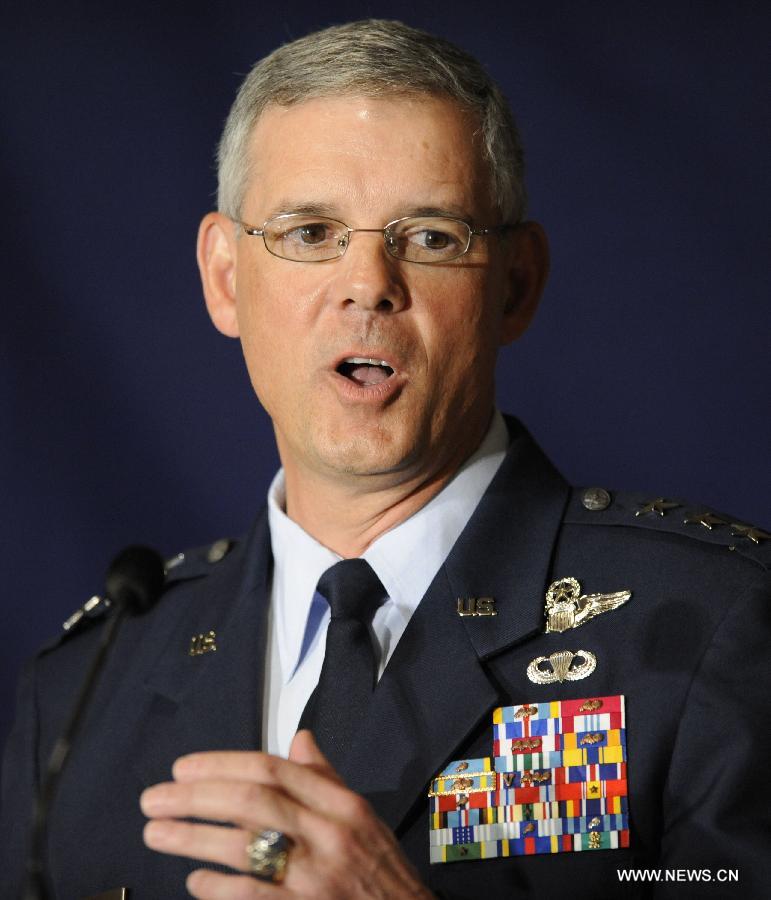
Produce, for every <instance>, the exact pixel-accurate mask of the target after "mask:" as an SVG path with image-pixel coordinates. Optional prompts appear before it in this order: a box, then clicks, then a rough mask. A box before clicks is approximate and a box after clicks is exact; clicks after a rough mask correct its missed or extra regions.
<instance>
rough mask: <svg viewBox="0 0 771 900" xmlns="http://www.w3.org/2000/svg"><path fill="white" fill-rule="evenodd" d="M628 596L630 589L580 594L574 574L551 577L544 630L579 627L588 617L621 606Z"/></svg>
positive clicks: (562, 629) (591, 617) (579, 587)
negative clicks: (555, 578)
mask: <svg viewBox="0 0 771 900" xmlns="http://www.w3.org/2000/svg"><path fill="white" fill-rule="evenodd" d="M631 596H632V592H631V591H615V592H614V593H612V594H583V595H582V594H581V585H580V584H579V583H578V581H577V580H576V579H575V578H560V579H559V581H553V582H552V583H551V584H550V585H549V589H548V590H547V591H546V606H545V609H544V611H545V613H546V633H547V634H548V633H549V632H551V631H557V632H562V631H567V630H568V629H569V628H578V626H579V625H583V624H584V622H588V621H589V619H593V618H594V617H595V616H599V615H600V614H601V613H605V612H610V610H612V609H617V608H618V607H619V606H622V605H623V604H624V603H626V601H627V600H628V599H629V598H630V597H631Z"/></svg>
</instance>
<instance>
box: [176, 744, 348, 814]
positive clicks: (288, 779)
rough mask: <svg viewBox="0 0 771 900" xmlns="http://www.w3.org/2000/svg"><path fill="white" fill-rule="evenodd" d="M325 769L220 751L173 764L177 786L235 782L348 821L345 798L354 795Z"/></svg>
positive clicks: (241, 752) (249, 754) (244, 753)
mask: <svg viewBox="0 0 771 900" xmlns="http://www.w3.org/2000/svg"><path fill="white" fill-rule="evenodd" d="M327 767H328V768H327V769H326V770H324V771H319V770H318V769H317V767H316V765H315V764H314V765H304V764H300V763H298V762H295V761H293V760H288V759H282V758H281V757H279V756H271V755H269V754H267V753H255V752H250V751H227V752H225V751H223V752H211V753H194V754H191V755H190V756H182V757H180V758H179V759H178V760H177V761H176V762H175V763H174V769H173V772H174V778H175V779H176V781H177V782H179V783H191V782H195V781H199V780H208V779H216V780H226V779H235V780H242V781H251V782H254V783H255V784H260V785H265V786H271V787H273V788H279V789H280V790H281V791H282V792H283V793H285V794H286V795H287V796H288V797H290V798H292V799H293V800H294V801H296V802H297V803H301V804H302V805H304V806H306V807H307V808H308V809H311V810H314V811H315V812H321V813H324V814H325V815H330V814H332V815H335V811H337V812H338V813H339V816H341V817H343V818H348V811H347V797H348V796H349V795H350V796H355V795H352V794H351V792H350V791H349V790H348V789H347V788H346V787H345V785H344V783H343V782H342V779H341V778H340V776H339V775H338V774H337V773H336V772H335V771H334V770H333V769H332V768H331V767H329V764H328V763H327ZM356 811H358V810H354V812H356Z"/></svg>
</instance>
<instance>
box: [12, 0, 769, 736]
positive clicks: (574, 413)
mask: <svg viewBox="0 0 771 900" xmlns="http://www.w3.org/2000/svg"><path fill="white" fill-rule="evenodd" d="M20 6H21V5H20V4H17V8H16V9H15V10H6V11H4V13H3V28H2V38H0V40H1V41H2V43H1V44H0V67H1V70H0V76H1V87H0V91H1V94H0V128H1V129H2V145H1V146H0V172H1V177H2V184H3V187H4V191H3V202H2V209H3V215H2V216H1V217H0V248H2V250H1V251H0V252H1V253H2V285H3V298H2V299H3V314H2V322H3V328H2V354H3V360H4V362H3V378H2V383H1V385H0V391H1V393H0V398H1V400H2V410H3V411H2V441H1V442H0V446H1V450H0V452H1V453H2V459H1V460H0V462H1V464H2V473H3V482H2V483H3V487H2V491H3V493H2V506H1V507H0V509H1V510H2V534H0V541H1V542H0V548H2V549H1V552H2V561H3V577H2V585H3V597H2V626H1V631H2V636H3V655H2V673H1V677H0V688H1V690H2V694H1V695H0V737H1V736H2V735H3V734H4V732H5V730H6V728H7V726H8V722H9V718H10V715H11V708H12V703H13V701H12V690H13V682H14V681H15V678H16V673H17V670H18V666H19V664H20V662H21V660H22V659H23V658H24V657H26V656H28V655H29V654H30V653H31V652H32V650H33V648H34V647H35V646H36V645H38V644H39V643H40V642H41V641H42V640H43V639H44V638H45V637H46V636H48V635H51V634H53V633H56V632H57V631H58V629H59V627H60V622H61V621H62V620H63V619H64V618H65V616H66V615H68V614H69V613H70V612H71V611H72V609H73V608H74V607H76V606H77V605H80V604H81V603H82V602H83V601H84V600H85V599H86V598H87V597H88V596H89V595H90V594H91V593H93V592H94V591H97V590H99V589H100V588H101V585H102V577H103V572H104V568H105V566H106V564H107V562H108V560H109V559H110V557H111V556H112V555H113V554H114V552H115V551H116V550H117V549H118V548H120V547H121V546H122V545H124V544H126V543H131V542H136V541H142V542H146V543H150V544H154V545H157V546H158V547H159V548H161V549H162V550H163V552H165V553H168V554H171V553H174V552H176V551H178V550H180V549H182V548H184V547H185V546H189V545H194V544H199V543H203V542H205V541H208V540H209V539H213V538H217V537H220V536H222V535H225V534H238V533H240V532H242V531H243V530H244V529H245V528H246V527H247V525H248V523H249V522H250V520H251V518H252V517H253V515H254V514H255V511H256V510H257V508H258V507H259V505H260V504H261V502H262V499H263V496H264V493H265V489H266V486H267V484H268V481H269V479H270V477H271V475H272V473H273V471H274V469H275V467H276V464H277V460H276V454H275V451H274V447H273V441H272V433H271V430H270V426H269V422H268V420H267V418H266V416H265V414H264V413H263V412H262V411H261V410H260V409H259V408H258V405H257V403H256V401H255V400H254V398H253V395H252V393H251V389H250V387H249V385H248V381H247V379H246V377H245V374H244V372H243V371H242V363H241V359H240V351H239V347H238V345H237V344H236V343H235V342H229V341H226V340H225V339H224V338H222V337H220V336H219V335H217V334H216V333H215V332H214V331H213V330H212V328H211V326H210V325H209V322H208V319H207V317H206V313H205V310H204V307H203V303H202V301H201V295H200V288H199V284H198V276H197V272H196V269H195V265H194V256H193V248H194V238H195V232H196V228H197V224H198V220H199V218H200V216H201V215H202V214H203V213H204V212H206V211H207V210H208V209H209V208H210V207H211V205H212V197H213V192H214V190H215V179H214V172H213V163H212V159H213V156H212V154H213V148H214V146H215V143H216V140H217V138H218V134H219V131H220V128H221V124H222V122H223V120H224V117H225V115H226V113H227V109H228V107H229V104H230V102H231V100H232V97H233V95H234V92H235V90H236V87H237V85H238V84H239V82H240V80H241V77H242V75H243V74H244V73H245V72H246V71H247V70H248V68H249V67H250V65H251V63H252V62H253V61H254V60H255V59H257V58H258V57H260V56H262V55H264V54H265V53H266V52H268V51H270V50H271V49H273V48H274V47H275V46H276V45H277V44H279V43H281V42H283V41H285V40H287V39H291V38H294V37H298V36H300V35H302V34H304V33H306V32H307V31H309V30H313V29H315V28H316V27H320V26H323V25H326V24H330V23H333V22H341V21H346V20H348V19H351V18H361V17H363V16H367V15H371V14H374V15H385V16H388V17H394V18H402V19H404V20H406V21H407V22H410V23H412V24H415V25H418V26H421V27H425V28H428V29H429V30H433V31H435V32H437V33H440V34H442V35H445V36H446V37H449V38H450V39H452V40H455V41H456V42H458V43H460V44H461V45H462V46H464V47H465V48H466V49H468V50H470V51H471V52H472V53H474V54H475V55H476V56H477V57H479V58H480V59H481V60H482V61H483V62H484V63H485V64H486V65H487V66H488V67H489V69H490V71H491V72H492V73H493V75H494V76H495V77H496V78H497V79H498V80H499V81H500V82H501V84H502V85H503V87H504V89H505V91H506V93H507V95H508V97H509V99H510V100H511V103H512V105H513V108H514V110H515V113H516V114H517V116H518V119H519V122H520V125H521V130H522V133H523V137H524V140H525V144H526V148H527V151H528V163H529V165H528V172H529V174H528V185H529V191H530V196H531V214H532V216H533V217H534V218H537V219H539V220H540V221H541V222H543V223H544V225H545V226H546V228H547V230H548V232H549V234H550V236H551V242H552V251H553V271H552V277H551V281H550V284H549V287H548V289H547V294H546V297H545V300H544V303H543V306H542V309H541V311H540V313H539V315H538V317H537V320H536V322H535V325H534V327H533V328H532V330H531V332H530V333H529V334H528V335H527V336H526V337H525V338H524V339H523V340H522V341H521V342H520V343H519V344H518V345H515V346H514V347H513V348H511V349H510V350H509V351H508V352H507V353H506V354H505V356H504V358H503V359H502V361H501V364H500V390H499V394H500V403H501V406H502V407H503V408H504V409H505V410H507V411H511V412H516V413H517V414H519V415H520V416H521V417H522V418H523V419H524V420H525V422H526V423H527V424H528V425H529V427H530V428H531V430H532V431H533V432H534V434H535V435H536V437H537V438H538V439H539V441H540V442H541V443H542V445H543V446H544V447H545V449H546V450H547V451H548V452H549V453H550V454H551V456H552V457H553V458H554V459H555V460H556V462H557V463H558V464H559V465H560V467H561V468H562V470H563V471H564V473H565V474H566V475H567V476H568V478H570V479H571V480H573V481H575V482H578V483H599V484H603V485H607V486H625V487H627V488H630V489H632V488H633V489H638V490H642V491H648V492H650V494H651V495H652V496H656V495H661V494H663V495H670V496H671V495H677V496H686V497H691V498H693V499H698V500H701V501H703V502H704V503H705V504H708V505H710V506H712V507H713V508H717V509H723V510H726V509H727V510H728V511H730V512H732V513H733V515H734V516H735V517H736V519H739V520H745V521H749V522H759V523H760V524H765V525H768V524H769V506H768V500H769V483H768V476H767V460H768V450H769V444H770V443H771V442H770V441H769V430H770V429H769V416H768V404H767V398H768V391H767V384H768V368H769V366H768V363H769V354H768V345H769V341H768V338H769V324H771V323H770V321H769V314H768V305H767V290H766V288H767V284H768V271H767V263H766V259H767V253H768V245H767V237H768V228H767V225H768V209H769V202H768V192H767V191H766V189H765V188H766V177H767V169H768V147H769V129H768V120H767V118H764V116H765V115H766V110H767V108H768V97H767V95H764V90H765V86H766V85H767V84H768V81H769V78H768V76H769V72H768V69H767V66H766V65H765V50H766V37H767V35H768V32H769V24H771V22H770V19H771V15H769V11H768V10H769V7H768V5H767V4H761V3H748V2H737V3H731V4H728V3H717V2H715V3H708V2H694V3H688V2H666V3H662V2H645V3H643V2H640V3H626V4H618V3H611V2H601V3H567V2H562V3H559V2H555V3H549V2H543V3H524V2H513V3H509V4H504V3H495V4H485V3H478V2H473V3H468V2H467V3H463V4H453V5H451V4H450V3H448V2H443V3H438V4H437V3H432V4H424V5H423V6H420V5H419V4H416V3H414V2H412V3H407V2H400V0H394V2H389V3H387V4H385V3H383V4H354V3H342V2H334V0H328V2H324V3H307V4H305V3H296V4H292V3H284V4H258V3H254V2H251V3H246V2H219V3H216V4H215V3H211V4H206V5H203V4H195V3H192V4H191V3H185V4H171V3H168V4H144V5H143V4H141V3H134V4H111V3H91V4H77V3H67V4H58V5H56V6H51V7H50V8H47V7H46V6H44V5H41V4H33V3H30V4H28V5H27V8H26V10H25V11H22V10H21V9H20ZM448 352H451V348H448ZM287 364H288V365H291V360H288V361H287ZM185 640H187V636H186V637H185Z"/></svg>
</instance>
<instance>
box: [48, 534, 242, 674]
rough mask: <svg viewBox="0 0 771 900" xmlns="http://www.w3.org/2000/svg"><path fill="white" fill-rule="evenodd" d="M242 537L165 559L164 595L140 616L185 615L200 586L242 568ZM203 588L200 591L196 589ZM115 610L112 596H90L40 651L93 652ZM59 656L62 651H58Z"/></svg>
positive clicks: (224, 540)
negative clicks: (92, 648)
mask: <svg viewBox="0 0 771 900" xmlns="http://www.w3.org/2000/svg"><path fill="white" fill-rule="evenodd" d="M243 545H244V540H243V539H242V538H230V537H227V538H218V539H217V540H214V541H211V542H209V543H207V544H203V545H201V546H198V547H193V548H190V549H187V550H184V551H181V552H179V553H176V554H174V555H173V556H171V557H169V558H168V559H166V560H165V562H164V585H163V591H162V593H161V596H160V598H159V599H158V601H157V602H156V604H155V605H154V607H153V609H152V610H150V611H149V612H146V613H142V614H141V615H140V616H139V617H138V618H141V619H142V620H144V621H146V622H147V623H148V624H149V623H150V622H151V621H153V622H155V621H158V620H163V619H166V618H174V617H176V616H177V615H179V614H184V612H185V609H186V607H188V606H189V604H190V603H195V602H196V597H197V595H198V594H199V593H200V588H202V587H204V584H205V582H206V581H207V580H208V579H212V578H216V577H217V576H220V577H222V576H224V577H227V575H228V574H229V571H228V570H232V569H234V568H236V567H238V566H239V565H240V563H241V558H240V557H242V555H243ZM196 589H199V590H196ZM113 613H114V607H113V605H112V603H111V602H110V600H109V598H108V597H106V596H105V595H103V594H97V595H93V596H91V597H89V598H88V599H87V600H86V601H85V602H84V603H83V604H81V605H80V606H78V607H77V608H76V609H75V610H73V612H72V614H71V615H70V616H68V618H67V619H66V620H65V621H64V623H63V625H62V630H61V632H60V633H59V634H57V635H56V636H55V637H53V638H52V639H51V640H49V641H48V642H47V643H46V644H44V645H43V647H42V648H41V649H40V651H39V653H38V658H39V659H45V658H46V657H48V656H50V655H51V654H52V653H54V651H60V650H62V649H65V648H67V649H66V650H65V653H66V652H72V653H73V654H76V655H80V654H84V653H87V652H89V650H90V648H91V646H92V644H94V643H95V642H96V641H97V640H98V639H99V638H98V636H99V634H100V633H101V628H99V627H95V626H98V625H100V624H101V623H102V622H104V621H105V620H106V619H107V618H109V617H110V616H111V615H112V614H113ZM56 655H57V656H59V655H60V654H58V653H57V654H56Z"/></svg>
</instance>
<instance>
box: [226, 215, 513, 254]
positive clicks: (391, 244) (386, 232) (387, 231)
mask: <svg viewBox="0 0 771 900" xmlns="http://www.w3.org/2000/svg"><path fill="white" fill-rule="evenodd" d="M305 215H307V214H306V213H282V214H281V215H278V216H272V217H271V218H270V219H266V220H265V221H264V222H263V223H262V226H261V227H259V228H258V227H257V226H256V225H249V223H248V222H243V221H241V220H240V219H234V220H233V221H234V222H235V223H236V224H237V225H240V226H241V227H242V228H243V229H244V231H245V232H246V234H248V235H252V236H254V237H261V238H262V241H263V243H264V244H265V249H266V250H267V251H268V253H270V254H271V256H275V257H276V258H277V259H285V260H286V261H287V262H307V263H321V262H331V261H332V260H334V259H341V258H342V257H343V256H344V255H345V251H346V250H347V249H348V245H349V244H350V242H351V235H352V234H354V233H355V232H358V231H363V232H369V233H370V234H382V235H383V242H384V243H385V248H386V252H387V253H388V254H389V255H391V256H393V258H394V259H398V260H400V261H401V262H408V263H415V265H419V266H436V265H442V264H443V263H447V262H452V260H454V259H459V258H460V257H461V256H465V255H466V253H468V251H469V247H470V246H471V238H472V236H474V235H477V236H478V237H485V236H486V235H488V234H500V233H502V232H504V231H508V230H509V229H511V228H516V227H517V224H518V223H509V224H506V225H498V226H496V227H494V228H472V227H471V225H470V224H469V223H468V222H467V221H466V220H465V219H460V218H457V217H455V216H402V217H401V218H399V219H394V220H393V221H392V222H388V223H387V224H386V225H384V226H383V227H382V228H351V227H350V226H349V225H346V224H345V222H341V221H340V219H333V218H331V217H330V216H312V218H313V220H314V221H316V220H320V221H322V222H334V223H335V224H336V225H342V226H343V228H344V229H345V230H346V232H347V235H346V236H345V237H343V236H341V237H340V240H339V241H338V242H337V246H338V247H339V249H340V252H339V253H337V254H335V255H334V256H328V257H325V258H324V259H293V258H292V257H289V256H281V254H279V253H275V252H274V251H273V250H271V249H270V247H269V246H268V242H267V240H266V238H265V227H266V225H269V224H270V223H271V222H276V221H280V220H281V219H289V218H293V217H295V216H305ZM410 219H440V220H443V221H450V222H460V223H461V224H462V225H465V227H466V228H467V229H468V237H467V240H466V246H465V247H464V248H463V250H461V252H460V253H456V254H455V255H454V256H447V257H445V258H444V259H436V260H432V259H407V258H406V257H404V256H400V255H399V254H398V253H395V252H394V250H395V249H396V247H397V244H396V241H395V240H393V235H392V233H391V232H392V229H393V227H394V225H398V224H399V223H400V222H406V221H408V220H410Z"/></svg>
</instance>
